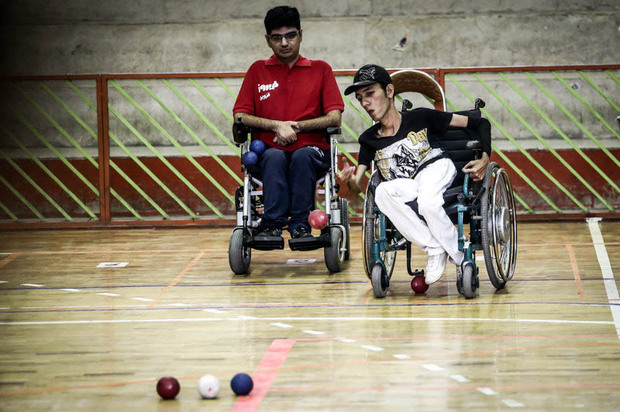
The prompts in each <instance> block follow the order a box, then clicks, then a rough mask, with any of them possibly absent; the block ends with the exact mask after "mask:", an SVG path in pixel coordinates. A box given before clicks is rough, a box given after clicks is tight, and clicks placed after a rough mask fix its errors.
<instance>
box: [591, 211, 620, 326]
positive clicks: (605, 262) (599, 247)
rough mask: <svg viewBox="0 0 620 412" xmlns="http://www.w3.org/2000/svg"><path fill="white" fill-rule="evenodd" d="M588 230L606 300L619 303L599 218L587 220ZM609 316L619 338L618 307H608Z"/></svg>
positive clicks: (619, 316) (619, 317)
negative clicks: (601, 276) (609, 310)
mask: <svg viewBox="0 0 620 412" xmlns="http://www.w3.org/2000/svg"><path fill="white" fill-rule="evenodd" d="M586 221H587V222H588V228H589V229H590V235H591V236H592V242H593V244H594V250H595V251H596V258H597V259H598V264H599V266H600V267H601V272H602V274H603V282H604V284H605V291H606V292H607V299H608V300H609V302H610V303H611V301H615V303H618V302H619V299H620V296H619V295H618V288H617V287H616V280H615V279H614V272H613V271H612V270H611V263H610V262H609V256H608V255H607V248H605V241H604V240H603V235H602V234H601V228H600V227H599V222H600V221H601V218H588V219H586ZM609 308H610V309H611V316H612V318H613V319H614V325H615V326H616V334H617V335H618V338H620V306H618V305H610V306H609Z"/></svg>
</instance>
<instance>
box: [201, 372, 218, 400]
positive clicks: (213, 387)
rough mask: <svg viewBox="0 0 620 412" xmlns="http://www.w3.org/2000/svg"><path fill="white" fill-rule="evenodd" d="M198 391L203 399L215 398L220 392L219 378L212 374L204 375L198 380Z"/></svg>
mask: <svg viewBox="0 0 620 412" xmlns="http://www.w3.org/2000/svg"><path fill="white" fill-rule="evenodd" d="M198 393H199V394H200V396H201V397H202V398H203V399H215V398H217V395H219V393H220V380H219V379H218V378H216V377H215V376H213V375H204V376H203V377H201V378H200V379H199V380H198Z"/></svg>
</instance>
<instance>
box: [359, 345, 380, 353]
mask: <svg viewBox="0 0 620 412" xmlns="http://www.w3.org/2000/svg"><path fill="white" fill-rule="evenodd" d="M362 348H364V349H368V350H371V351H373V352H381V351H383V350H385V349H383V348H382V347H380V346H374V345H362Z"/></svg>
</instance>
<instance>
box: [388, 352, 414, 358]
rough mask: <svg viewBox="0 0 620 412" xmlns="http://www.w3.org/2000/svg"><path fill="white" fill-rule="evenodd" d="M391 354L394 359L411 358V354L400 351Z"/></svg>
mask: <svg viewBox="0 0 620 412" xmlns="http://www.w3.org/2000/svg"><path fill="white" fill-rule="evenodd" d="M392 356H394V357H395V358H396V359H411V356H409V355H405V354H402V353H397V354H396V355H392Z"/></svg>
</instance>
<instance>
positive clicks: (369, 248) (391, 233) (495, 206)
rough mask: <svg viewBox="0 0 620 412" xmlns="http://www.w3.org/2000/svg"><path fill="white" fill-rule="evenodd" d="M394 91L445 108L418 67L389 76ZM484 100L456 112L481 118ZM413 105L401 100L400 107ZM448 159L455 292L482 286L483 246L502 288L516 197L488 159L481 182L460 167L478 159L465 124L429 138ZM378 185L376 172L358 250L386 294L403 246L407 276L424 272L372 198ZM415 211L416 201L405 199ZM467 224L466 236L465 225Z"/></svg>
mask: <svg viewBox="0 0 620 412" xmlns="http://www.w3.org/2000/svg"><path fill="white" fill-rule="evenodd" d="M392 80H393V82H394V86H395V95H399V94H402V93H405V92H415V93H420V94H422V95H423V96H425V97H427V98H428V99H429V100H430V101H433V102H434V103H435V107H436V108H442V107H445V96H444V93H443V90H442V89H441V86H440V85H439V84H438V83H437V82H436V81H435V80H434V79H433V78H432V77H431V76H429V75H428V74H426V73H424V72H420V71H417V70H401V71H399V72H395V73H393V74H392ZM484 105H485V103H484V101H482V100H480V99H477V100H476V103H475V108H474V109H473V110H470V111H465V112H458V113H459V114H466V115H470V116H477V117H480V116H481V114H480V109H481V108H483V107H484ZM411 108H412V104H411V103H410V102H409V101H408V100H404V101H403V110H410V109H411ZM429 139H431V140H434V141H435V142H437V143H439V145H440V146H442V147H443V148H444V150H446V151H447V152H448V154H449V156H450V157H451V158H452V160H453V162H454V163H455V166H456V169H457V171H458V173H457V177H456V178H455V179H454V182H453V183H452V185H451V186H450V187H449V188H448V189H447V190H446V191H445V192H444V210H445V211H446V213H447V215H448V216H449V217H450V219H451V220H452V222H453V223H454V224H456V225H458V228H457V231H458V247H459V250H460V251H462V252H463V254H464V260H463V263H462V264H461V274H460V276H458V277H457V280H456V286H457V290H458V292H459V293H460V294H461V295H464V296H465V298H467V299H471V298H474V297H475V296H476V291H477V289H478V287H479V286H480V283H479V277H478V274H479V268H478V266H477V265H476V257H475V253H476V251H479V250H482V251H483V253H484V261H485V265H486V268H487V272H488V275H489V279H490V281H491V283H492V284H493V286H494V287H495V289H496V290H500V289H502V288H504V287H505V286H506V283H507V282H508V281H509V280H510V279H512V277H513V275H514V271H515V266H516V259H517V220H516V208H515V198H514V194H513V191H512V186H511V184H510V180H509V178H508V174H507V173H506V171H505V170H504V169H503V168H501V167H500V166H499V165H498V164H497V163H494V162H491V163H490V164H489V167H488V169H487V171H486V175H485V177H484V179H483V181H482V182H475V181H473V179H470V178H469V175H468V174H464V173H463V172H462V171H461V170H462V169H463V167H464V165H465V164H466V163H467V162H469V161H470V160H472V159H475V158H479V156H480V154H481V143H480V141H479V140H478V139H479V137H478V136H476V132H475V131H472V130H469V129H463V128H450V129H449V130H448V132H447V133H446V134H445V135H444V136H430V135H429ZM380 183H381V175H380V174H379V171H378V170H375V171H374V172H373V173H372V174H371V177H370V180H369V182H368V185H367V188H366V198H365V201H364V214H363V223H362V226H363V229H362V243H363V244H362V254H363V263H364V269H365V272H366V275H367V276H368V278H369V279H370V281H371V283H372V288H373V292H374V295H375V297H377V298H383V297H385V296H386V294H387V290H388V287H389V284H390V280H391V277H392V273H393V270H394V266H395V261H396V252H397V251H399V250H403V249H404V250H406V252H407V272H408V273H409V275H410V276H423V275H424V270H412V253H411V243H410V242H409V241H408V240H407V239H405V238H404V237H403V236H402V235H401V234H400V233H399V232H398V230H397V229H396V228H395V227H394V226H393V224H392V223H391V222H390V220H389V219H388V218H387V217H386V216H385V215H383V214H382V213H381V211H380V210H379V208H378V207H377V205H376V203H375V200H374V191H375V188H376V187H377V185H379V184H380ZM408 205H409V206H410V207H412V208H413V210H415V211H416V212H417V202H415V201H413V202H410V203H408ZM467 224H469V238H468V237H466V236H465V225H467Z"/></svg>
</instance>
